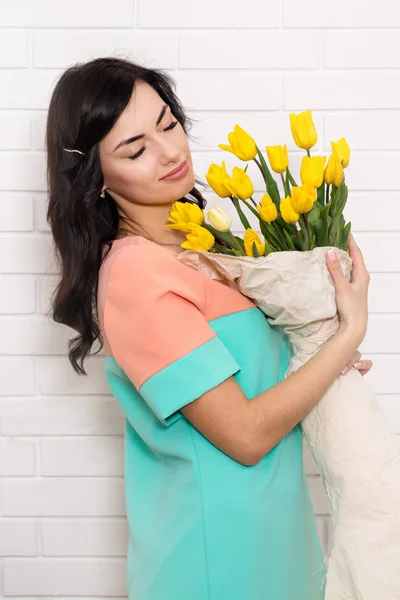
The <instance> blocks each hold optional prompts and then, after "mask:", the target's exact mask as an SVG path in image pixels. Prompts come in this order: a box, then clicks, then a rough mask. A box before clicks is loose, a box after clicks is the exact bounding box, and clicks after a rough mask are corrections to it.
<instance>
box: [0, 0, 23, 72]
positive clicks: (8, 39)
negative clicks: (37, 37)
mask: <svg viewBox="0 0 400 600" xmlns="http://www.w3.org/2000/svg"><path fill="white" fill-rule="evenodd" d="M1 12H2V10H1V7H0V14H1ZM0 22H1V23H2V25H3V21H2V19H1V18H0ZM27 66H28V35H27V33H26V32H25V31H7V30H6V29H3V30H2V32H1V36H0V68H1V69H6V68H14V69H16V68H25V67H27Z"/></svg>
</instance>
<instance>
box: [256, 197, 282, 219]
mask: <svg viewBox="0 0 400 600" xmlns="http://www.w3.org/2000/svg"><path fill="white" fill-rule="evenodd" d="M256 208H257V210H258V212H259V213H260V216H261V218H262V220H263V221H265V222H266V223H271V222H272V221H275V219H277V218H278V209H277V208H276V206H275V204H274V203H273V201H272V198H271V196H268V194H264V196H263V197H262V198H261V202H260V204H259V205H257V206H256Z"/></svg>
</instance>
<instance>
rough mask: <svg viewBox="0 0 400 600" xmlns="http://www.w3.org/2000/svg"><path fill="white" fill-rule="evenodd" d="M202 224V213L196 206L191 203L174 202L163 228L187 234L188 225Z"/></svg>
mask: <svg viewBox="0 0 400 600" xmlns="http://www.w3.org/2000/svg"><path fill="white" fill-rule="evenodd" d="M190 222H192V223H197V225H202V224H203V223H204V213H203V211H202V210H201V208H200V207H199V206H198V205H197V204H192V203H191V202H174V203H173V205H172V207H171V212H170V213H169V217H168V220H167V224H166V225H165V227H169V228H170V229H177V230H178V231H186V232H189V231H190V229H189V223H190Z"/></svg>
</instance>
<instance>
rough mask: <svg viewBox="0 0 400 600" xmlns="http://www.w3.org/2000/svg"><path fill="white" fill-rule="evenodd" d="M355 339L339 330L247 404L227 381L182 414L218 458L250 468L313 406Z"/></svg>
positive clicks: (346, 358)
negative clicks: (225, 457)
mask: <svg viewBox="0 0 400 600" xmlns="http://www.w3.org/2000/svg"><path fill="white" fill-rule="evenodd" d="M358 338H359V336H358V335H357V334H356V333H355V332H352V331H349V330H348V329H347V327H342V328H339V331H338V332H337V333H336V334H335V335H334V336H333V337H332V338H331V339H330V340H328V342H327V343H326V344H325V345H324V346H323V347H322V348H321V349H320V350H319V351H318V352H317V353H316V354H315V355H314V356H313V357H312V358H311V359H310V360H309V361H308V362H307V363H306V364H305V365H303V366H302V367H300V368H299V369H298V370H297V371H296V372H295V373H292V374H291V375H289V376H288V377H287V378H286V379H284V380H283V381H281V382H279V383H278V384H276V385H274V386H272V387H271V388H269V389H268V390H266V391H265V392H263V393H261V394H259V395H258V396H256V397H255V398H253V399H252V400H250V401H249V400H248V398H247V397H246V396H245V394H244V392H243V390H242V388H241V387H240V386H239V384H238V383H237V382H236V380H235V379H234V377H229V379H226V380H225V381H224V382H223V383H221V384H219V385H218V386H216V387H215V388H213V389H211V390H209V391H208V392H206V393H205V394H203V395H202V396H200V397H199V398H198V399H197V400H195V401H194V402H192V403H190V404H188V405H187V406H185V407H183V408H182V413H183V414H184V415H185V417H186V418H187V419H188V420H189V421H190V422H191V423H192V424H193V425H194V427H196V429H198V430H199V431H200V432H201V433H202V434H203V435H204V436H205V437H206V438H207V439H208V440H210V442H211V443H213V444H214V445H215V446H217V447H218V448H219V449H220V450H221V451H222V452H224V453H225V454H227V455H228V456H230V457H231V458H233V459H234V460H236V461H238V462H240V463H242V464H244V465H246V466H252V465H255V464H256V463H257V462H259V461H260V460H261V459H262V458H263V457H264V456H265V455H266V454H267V453H268V452H269V451H270V450H272V448H273V447H274V446H275V445H276V444H277V443H278V442H279V441H280V440H281V439H282V438H283V437H284V436H285V435H287V434H288V433H289V432H290V431H291V430H292V429H293V427H295V426H296V425H297V424H298V423H299V422H300V421H301V419H303V418H304V416H305V415H306V414H307V413H308V412H309V411H310V410H311V409H312V408H313V407H314V406H315V404H317V403H318V401H319V400H320V399H321V397H322V396H323V395H324V393H325V392H326V391H327V390H328V389H329V387H330V386H331V384H332V383H333V382H334V381H335V379H336V378H337V377H338V376H339V375H340V371H341V370H342V368H343V365H344V364H346V363H347V362H348V361H349V360H350V359H351V357H352V356H353V355H354V353H355V351H356V348H357V346H358V344H359V341H358Z"/></svg>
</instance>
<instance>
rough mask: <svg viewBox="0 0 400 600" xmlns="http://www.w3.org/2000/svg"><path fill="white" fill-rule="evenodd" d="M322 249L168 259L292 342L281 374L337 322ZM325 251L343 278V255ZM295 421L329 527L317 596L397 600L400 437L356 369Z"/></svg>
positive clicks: (347, 267) (346, 266)
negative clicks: (222, 289)
mask: <svg viewBox="0 0 400 600" xmlns="http://www.w3.org/2000/svg"><path fill="white" fill-rule="evenodd" d="M330 248H331V247H321V248H315V249H314V250H311V251H308V252H289V251H288V252H274V253H272V254H270V255H268V256H266V257H260V258H253V257H248V256H244V257H236V256H229V255H223V254H216V253H212V252H204V251H192V250H186V251H185V252H182V253H181V254H179V255H178V258H179V259H180V260H181V261H182V262H183V263H185V264H187V265H188V266H191V267H192V268H194V269H196V270H198V271H199V272H201V273H203V274H204V275H206V276H208V277H211V278H213V279H218V280H221V281H223V282H226V283H228V284H229V285H235V287H237V289H239V290H240V291H241V292H242V293H243V294H245V295H246V296H248V297H249V298H251V299H252V300H253V301H254V302H255V303H256V304H257V306H258V307H259V308H260V309H261V310H262V311H263V312H264V313H265V314H266V315H267V318H268V322H269V323H270V325H271V326H281V327H283V329H284V331H285V333H287V334H288V335H289V338H290V341H291V344H292V348H293V357H292V359H291V360H290V363H289V367H288V369H287V372H286V374H285V377H287V376H288V375H289V374H291V373H293V372H294V371H296V370H297V369H298V368H299V367H301V366H302V365H303V364H304V363H305V362H307V361H308V360H309V359H310V358H311V357H312V356H313V355H314V354H315V353H316V352H317V351H318V350H319V349H320V348H321V347H322V346H323V344H324V343H326V342H327V340H329V338H330V337H331V336H332V335H334V334H335V333H336V331H337V329H338V327H339V317H338V314H337V306H336V300H335V288H334V284H333V281H332V277H331V275H330V273H329V271H328V268H327V266H326V252H327V251H328V250H329V249H330ZM335 250H336V252H337V253H338V255H339V260H340V263H341V266H342V270H343V272H344V275H345V277H346V279H347V280H348V281H350V277H351V268H352V261H351V257H350V256H349V255H348V254H347V252H344V251H343V250H339V249H337V248H335ZM250 333H251V332H250ZM343 366H344V365H343ZM301 426H302V430H303V434H304V436H305V438H306V440H307V443H308V446H309V448H310V450H311V453H312V455H313V457H314V459H315V461H316V463H317V465H318V467H319V469H320V471H321V475H322V479H323V483H324V486H325V490H326V493H327V496H328V500H329V504H330V511H331V516H332V521H333V525H334V530H333V534H332V538H331V540H330V548H329V561H328V563H329V566H328V575H327V582H326V594H325V598H326V600H400V443H399V441H398V440H397V438H396V435H395V432H394V431H393V430H392V428H391V427H390V424H389V422H388V420H387V418H386V416H385V414H384V412H383V411H382V409H381V408H380V406H379V404H378V402H377V399H376V397H375V396H374V394H373V393H372V390H371V389H370V387H369V385H368V383H367V382H366V381H365V380H364V378H363V377H362V376H361V375H360V373H359V372H358V371H357V370H356V369H351V370H350V372H349V373H347V374H346V375H345V376H340V377H338V378H337V379H336V380H335V381H334V383H333V384H332V385H331V387H330V388H329V390H328V391H327V393H326V394H325V395H324V396H323V397H322V398H321V400H320V401H319V403H318V404H317V405H316V406H315V407H314V408H313V409H312V410H311V411H310V413H309V414H308V415H307V416H306V417H305V418H304V419H303V421H302V423H301Z"/></svg>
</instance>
